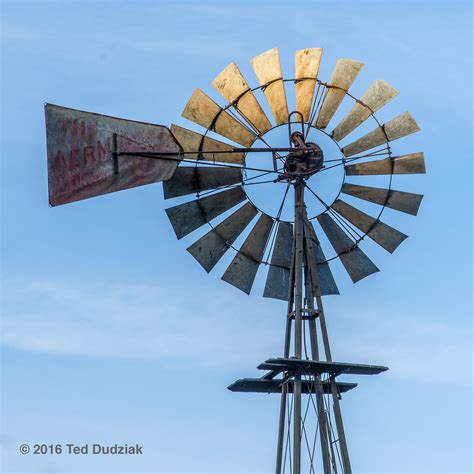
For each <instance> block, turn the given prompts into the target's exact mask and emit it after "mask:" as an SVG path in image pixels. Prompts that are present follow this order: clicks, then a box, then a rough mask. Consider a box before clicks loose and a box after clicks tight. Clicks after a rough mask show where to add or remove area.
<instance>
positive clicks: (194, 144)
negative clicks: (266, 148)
mask: <svg viewBox="0 0 474 474" xmlns="http://www.w3.org/2000/svg"><path fill="white" fill-rule="evenodd" d="M171 133H172V134H173V135H174V136H175V138H176V140H178V142H179V144H180V145H181V147H182V148H183V151H185V152H186V151H187V152H196V153H188V154H185V155H184V157H185V158H186V159H188V160H197V159H203V160H208V161H215V162H218V163H236V164H242V163H243V162H244V154H243V153H232V150H233V149H234V147H233V146H231V145H229V144H228V143H224V142H221V141H219V140H215V139H214V138H209V137H204V135H201V134H200V133H197V132H193V131H192V130H188V129H187V128H184V127H180V126H179V125H175V124H172V125H171ZM201 141H202V150H201V152H202V158H200V157H199V155H198V153H197V152H198V151H199V146H200V144H201ZM211 151H218V152H229V153H206V152H211Z"/></svg>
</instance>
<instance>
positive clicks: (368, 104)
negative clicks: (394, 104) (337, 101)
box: [332, 79, 398, 141]
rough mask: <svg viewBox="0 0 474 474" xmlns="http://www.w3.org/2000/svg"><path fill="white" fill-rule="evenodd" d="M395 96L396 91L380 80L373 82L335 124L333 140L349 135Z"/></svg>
mask: <svg viewBox="0 0 474 474" xmlns="http://www.w3.org/2000/svg"><path fill="white" fill-rule="evenodd" d="M396 95H398V91H397V89H395V87H392V86H391V85H390V84H387V83H386V82H385V81H382V80H380V79H378V80H376V81H374V82H373V83H372V85H371V86H370V87H369V88H368V89H367V91H366V92H365V94H364V95H363V96H362V97H361V99H360V101H359V102H356V103H355V104H354V107H352V109H351V110H350V112H349V113H348V114H347V115H346V116H345V117H344V118H343V119H342V120H341V121H340V122H339V123H338V124H337V126H336V128H335V129H334V130H333V132H332V137H333V138H334V140H336V141H339V140H342V139H343V138H344V137H345V136H347V135H349V133H351V132H352V131H353V130H354V129H356V128H357V127H358V126H359V125H360V124H361V123H363V122H364V121H365V120H367V119H368V118H369V117H370V115H371V113H372V112H376V111H377V110H379V109H380V108H382V107H383V106H384V105H385V104H386V103H387V102H389V101H390V100H392V99H393V98H394V97H395V96H396Z"/></svg>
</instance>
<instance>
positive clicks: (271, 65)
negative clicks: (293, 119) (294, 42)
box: [251, 48, 288, 125]
mask: <svg viewBox="0 0 474 474" xmlns="http://www.w3.org/2000/svg"><path fill="white" fill-rule="evenodd" d="M251 63H252V66H253V69H254V71H255V74H256V76H257V78H258V81H259V82H260V85H261V86H264V85H266V84H268V85H267V87H265V90H264V93H265V97H266V98H267V101H268V104H269V105H270V109H271V111H272V114H273V117H274V119H275V121H276V123H277V125H280V124H282V123H286V122H287V121H288V105H287V102H286V93H285V85H284V83H283V80H282V79H283V74H282V72H281V64H280V56H279V54H278V49H277V48H273V49H270V50H268V51H266V52H265V53H262V54H260V56H257V57H256V58H253V59H252V61H251ZM269 83H270V84H269Z"/></svg>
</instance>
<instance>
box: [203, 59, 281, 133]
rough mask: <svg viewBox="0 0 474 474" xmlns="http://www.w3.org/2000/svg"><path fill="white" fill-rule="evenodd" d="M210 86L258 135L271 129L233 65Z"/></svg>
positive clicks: (263, 113)
mask: <svg viewBox="0 0 474 474" xmlns="http://www.w3.org/2000/svg"><path fill="white" fill-rule="evenodd" d="M212 86H213V87H214V88H215V89H216V90H217V92H219V93H220V94H221V95H222V96H223V97H224V98H225V99H226V100H227V101H228V102H230V103H233V102H234V101H235V100H237V99H238V102H237V103H236V104H235V105H234V107H235V108H236V109H237V110H238V111H239V112H240V113H241V115H242V116H243V117H244V119H245V120H246V121H247V122H249V124H250V125H251V126H253V127H254V128H256V129H257V130H258V132H259V133H260V134H263V133H265V132H266V131H267V130H269V129H270V128H271V127H272V124H271V123H270V121H269V120H268V118H267V116H266V115H265V112H264V111H263V109H262V107H261V106H260V104H259V103H258V100H257V99H256V97H255V95H254V93H253V92H252V91H251V90H250V87H249V86H248V84H247V81H246V80H245V79H244V76H243V75H242V73H241V72H240V70H239V68H238V67H237V65H236V64H235V63H231V64H229V65H228V66H227V67H226V68H225V69H224V70H223V71H222V72H221V73H220V74H219V75H218V76H217V77H216V78H215V79H214V81H212Z"/></svg>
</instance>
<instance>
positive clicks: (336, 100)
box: [316, 59, 364, 128]
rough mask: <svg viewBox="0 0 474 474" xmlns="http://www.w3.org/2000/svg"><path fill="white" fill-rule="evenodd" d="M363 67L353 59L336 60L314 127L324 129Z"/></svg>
mask: <svg viewBox="0 0 474 474" xmlns="http://www.w3.org/2000/svg"><path fill="white" fill-rule="evenodd" d="M363 67H364V64H363V63H360V62H359V61H354V60H353V59H338V60H337V62H336V66H335V67H334V71H333V73H332V76H331V80H330V81H329V84H328V85H329V86H333V87H329V88H328V90H327V92H326V96H325V97H324V100H323V104H322V105H321V109H320V110H319V113H318V117H317V118H316V127H318V128H326V127H327V126H328V124H329V122H330V120H331V119H332V117H333V115H334V114H335V113H336V110H337V109H338V107H339V105H340V104H341V102H342V100H343V99H344V97H345V95H346V91H348V90H349V88H350V87H351V85H352V83H353V82H354V81H355V78H356V77H357V75H358V74H359V72H360V71H361V69H362V68H363Z"/></svg>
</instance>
